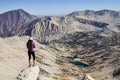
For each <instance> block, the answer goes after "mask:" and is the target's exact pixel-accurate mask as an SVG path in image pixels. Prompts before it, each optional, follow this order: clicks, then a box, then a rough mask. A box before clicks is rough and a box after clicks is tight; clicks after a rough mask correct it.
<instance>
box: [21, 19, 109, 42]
mask: <svg viewBox="0 0 120 80" xmlns="http://www.w3.org/2000/svg"><path fill="white" fill-rule="evenodd" d="M108 25H109V24H108V23H104V22H97V21H92V20H87V19H83V18H77V17H64V18H59V17H57V19H56V18H55V17H54V18H53V17H47V18H45V19H38V20H35V21H33V22H32V23H31V24H29V26H28V27H27V28H26V29H25V31H24V33H23V34H24V35H31V36H33V37H35V38H37V39H38V40H39V41H40V42H50V41H52V40H55V39H59V38H60V37H62V36H63V35H65V34H68V33H74V32H76V31H79V32H89V31H97V30H102V29H104V28H107V26H108Z"/></svg>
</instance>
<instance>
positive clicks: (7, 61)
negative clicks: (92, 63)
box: [0, 36, 87, 80]
mask: <svg viewBox="0 0 120 80" xmlns="http://www.w3.org/2000/svg"><path fill="white" fill-rule="evenodd" d="M27 40H28V37H27V36H24V37H18V36H14V37H9V38H4V39H3V38H0V44H1V45H0V48H1V49H0V66H1V67H0V79H1V80H34V79H37V80H68V79H69V80H80V79H81V80H82V78H83V76H84V74H83V75H82V76H78V77H79V78H77V77H76V76H74V74H73V75H70V74H68V72H66V68H67V67H69V68H70V67H73V68H74V70H79V68H77V67H74V65H72V64H71V63H65V62H63V60H64V58H63V57H62V54H63V53H62V52H61V51H58V50H57V49H54V48H53V47H49V46H45V45H42V44H39V43H38V42H36V41H35V40H34V41H35V44H36V49H35V53H36V65H37V66H34V67H28V55H27V49H26V42H27ZM71 69H72V68H71ZM74 70H73V72H75V71H74ZM38 72H39V75H38ZM33 74H34V75H33ZM65 74H66V75H65ZM75 74H76V73H75ZM78 74H79V73H78ZM86 78H87V77H86ZM84 80H86V79H84Z"/></svg>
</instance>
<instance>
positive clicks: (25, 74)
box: [16, 66, 39, 80]
mask: <svg viewBox="0 0 120 80" xmlns="http://www.w3.org/2000/svg"><path fill="white" fill-rule="evenodd" d="M38 75H39V67H38V66H34V67H28V68H26V69H24V70H22V71H21V72H20V74H19V75H18V77H17V79H16V80H37V78H38Z"/></svg>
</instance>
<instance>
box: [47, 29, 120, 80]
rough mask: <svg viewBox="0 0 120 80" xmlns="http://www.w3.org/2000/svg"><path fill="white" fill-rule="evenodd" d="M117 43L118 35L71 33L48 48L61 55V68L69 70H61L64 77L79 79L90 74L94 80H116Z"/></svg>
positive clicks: (103, 32) (119, 59)
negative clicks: (62, 65)
mask: <svg viewBox="0 0 120 80" xmlns="http://www.w3.org/2000/svg"><path fill="white" fill-rule="evenodd" d="M106 35H107V36H106ZM119 40H120V34H118V33H109V35H108V32H106V30H105V31H102V32H101V31H97V32H88V33H84V32H75V33H73V34H66V35H65V36H64V37H62V38H61V39H59V40H54V41H51V43H50V44H49V45H50V46H52V47H53V48H55V49H57V50H58V51H61V53H62V54H61V55H62V58H63V59H62V60H63V62H64V63H63V64H64V66H65V65H66V66H69V67H67V68H64V69H63V70H64V71H65V73H64V74H65V75H66V74H68V75H71V76H73V75H74V77H76V78H78V79H81V76H82V75H85V73H86V74H87V73H90V74H92V76H93V77H94V78H95V79H96V80H119V79H120V73H119V71H120V69H119V65H120V58H119V57H120V55H119V54H120V49H119V48H120V42H119ZM66 63H68V64H66ZM69 63H71V66H70V64H69ZM62 68H63V67H62ZM66 72H67V73H66Z"/></svg>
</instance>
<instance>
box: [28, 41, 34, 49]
mask: <svg viewBox="0 0 120 80" xmlns="http://www.w3.org/2000/svg"><path fill="white" fill-rule="evenodd" d="M32 42H33V40H28V42H27V45H28V46H29V47H30V48H31V47H32Z"/></svg>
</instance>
